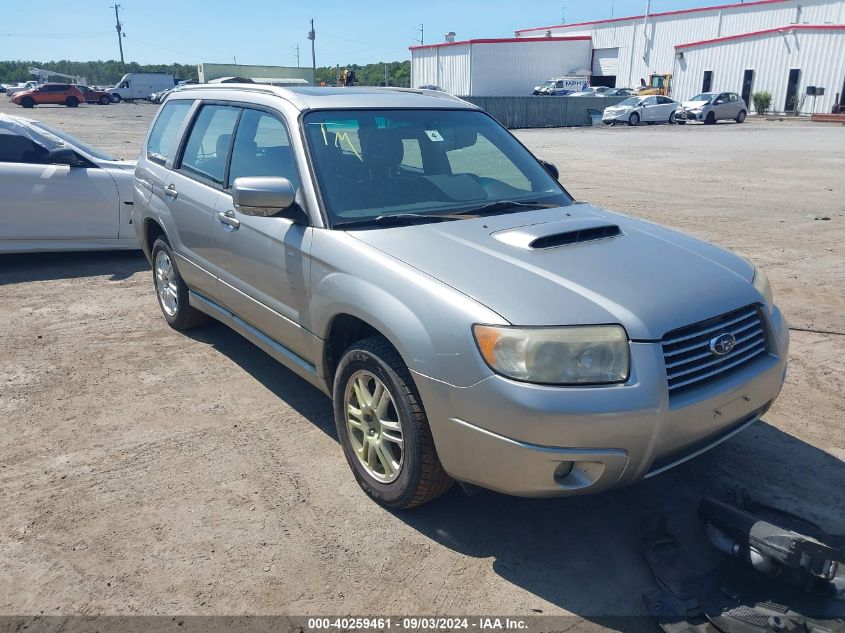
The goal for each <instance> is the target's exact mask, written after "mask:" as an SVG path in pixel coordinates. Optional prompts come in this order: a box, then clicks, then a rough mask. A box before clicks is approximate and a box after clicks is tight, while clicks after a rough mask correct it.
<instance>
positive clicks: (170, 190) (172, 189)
mask: <svg viewBox="0 0 845 633" xmlns="http://www.w3.org/2000/svg"><path fill="white" fill-rule="evenodd" d="M164 195H165V196H167V197H169V198H175V197H176V196H178V195H179V192H178V191H176V185H174V184H173V183H170V184H169V185H167V186H166V187H165V188H164Z"/></svg>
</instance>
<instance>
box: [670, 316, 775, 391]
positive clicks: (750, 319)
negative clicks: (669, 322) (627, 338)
mask: <svg viewBox="0 0 845 633" xmlns="http://www.w3.org/2000/svg"><path fill="white" fill-rule="evenodd" d="M721 334H732V335H733V336H734V337H735V339H736V346H735V347H734V348H733V349H732V350H731V351H730V352H728V353H727V354H725V355H723V356H718V355H716V354H715V353H714V352H713V351H711V349H710V341H712V340H713V339H714V338H716V337H718V336H720V335H721ZM661 344H662V346H663V359H664V361H665V363H666V377H667V379H668V381H669V395H670V396H671V395H676V394H678V393H680V392H681V391H685V390H687V389H692V388H694V387H699V386H702V385H704V384H707V383H710V382H713V381H715V380H719V379H720V378H722V377H724V376H726V375H728V374H730V373H731V372H735V371H738V370H739V369H741V368H742V367H744V366H745V365H748V364H749V363H751V362H753V361H754V360H755V359H757V357H759V356H761V355H763V354H765V353H766V351H767V350H766V329H765V324H764V322H763V318H762V317H761V316H760V311H759V309H758V308H757V306H748V307H746V308H742V309H741V310H736V311H734V312H729V313H728V314H723V315H722V316H718V317H715V318H712V319H708V320H707V321H701V322H700V323H695V324H693V325H688V326H686V327H682V328H679V329H677V330H672V331H671V332H669V333H668V334H666V335H665V336H664V337H663V340H662V341H661Z"/></svg>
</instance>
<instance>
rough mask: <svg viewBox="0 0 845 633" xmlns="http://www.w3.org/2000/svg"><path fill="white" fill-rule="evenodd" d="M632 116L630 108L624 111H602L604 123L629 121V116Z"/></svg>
mask: <svg viewBox="0 0 845 633" xmlns="http://www.w3.org/2000/svg"><path fill="white" fill-rule="evenodd" d="M630 116H631V111H630V110H625V111H624V112H604V113H602V117H601V122H602V123H619V122H623V123H624V122H627V121H628V117H630Z"/></svg>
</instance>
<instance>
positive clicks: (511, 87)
mask: <svg viewBox="0 0 845 633" xmlns="http://www.w3.org/2000/svg"><path fill="white" fill-rule="evenodd" d="M592 52H593V46H592V41H591V37H590V36H589V35H575V36H572V37H569V36H561V37H552V38H549V37H539V38H533V37H524V38H510V39H485V40H467V41H464V42H443V43H441V44H428V45H425V46H412V47H411V85H412V86H415V87H416V86H423V85H436V86H440V87H441V88H443V90H445V91H446V92H450V93H452V94H454V95H460V96H462V97H471V96H491V95H495V96H524V95H530V94H531V91H532V90H533V88H534V86H535V85H537V84H538V83H541V82H542V81H544V80H546V79H549V78H550V77H558V76H562V75H580V74H589V68H590V63H591V59H592Z"/></svg>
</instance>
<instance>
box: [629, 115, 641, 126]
mask: <svg viewBox="0 0 845 633" xmlns="http://www.w3.org/2000/svg"><path fill="white" fill-rule="evenodd" d="M639 124H640V115H639V114H637V113H636V112H632V113H631V116H629V117H628V125H630V126H632V127H633V126H636V125H639Z"/></svg>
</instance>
